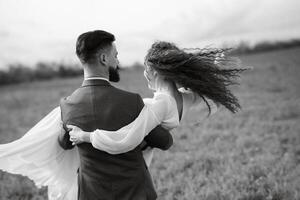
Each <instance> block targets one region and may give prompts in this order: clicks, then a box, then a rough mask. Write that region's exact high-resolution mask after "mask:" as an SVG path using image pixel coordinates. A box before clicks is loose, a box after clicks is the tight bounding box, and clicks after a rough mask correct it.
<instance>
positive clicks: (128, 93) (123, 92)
mask: <svg viewBox="0 0 300 200" xmlns="http://www.w3.org/2000/svg"><path fill="white" fill-rule="evenodd" d="M113 89H114V92H115V93H116V94H118V95H122V96H126V97H131V98H137V97H140V95H139V94H138V93H135V92H131V91H126V90H123V89H120V88H117V87H113Z"/></svg>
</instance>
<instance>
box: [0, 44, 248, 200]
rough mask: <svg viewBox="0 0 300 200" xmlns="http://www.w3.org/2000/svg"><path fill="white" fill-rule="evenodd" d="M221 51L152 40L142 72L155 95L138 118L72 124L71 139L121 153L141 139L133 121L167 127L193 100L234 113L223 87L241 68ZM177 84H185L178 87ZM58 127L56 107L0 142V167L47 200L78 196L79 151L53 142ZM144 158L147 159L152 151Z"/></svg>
mask: <svg viewBox="0 0 300 200" xmlns="http://www.w3.org/2000/svg"><path fill="white" fill-rule="evenodd" d="M223 53H226V50H220V49H203V50H201V49H179V48H178V47H176V46H175V45H174V44H172V43H167V42H156V43H154V44H153V45H152V47H151V48H150V50H149V51H148V54H147V56H146V58H145V64H146V66H147V67H146V70H145V77H146V79H147V81H148V84H149V87H150V88H151V89H153V90H155V94H154V98H152V99H145V100H144V101H145V107H144V108H143V110H142V112H141V113H140V115H139V116H138V118H137V119H136V120H135V121H134V122H132V123H131V124H129V125H128V126H125V127H123V128H122V129H120V130H118V131H115V132H109V131H104V130H96V131H95V132H93V133H86V132H83V131H80V130H79V129H78V128H76V127H73V128H74V129H73V130H74V131H73V132H72V139H71V140H72V141H73V143H74V144H76V143H79V142H82V141H85V140H83V139H82V138H87V139H86V140H87V141H88V140H89V139H91V140H90V142H92V144H93V145H94V147H96V148H98V149H101V150H104V151H107V152H109V153H121V152H126V151H128V150H130V149H131V148H134V147H135V146H136V145H137V144H139V143H140V142H141V140H142V139H143V138H144V135H142V136H138V137H136V135H135V134H137V133H139V131H134V130H136V129H138V130H139V128H140V127H139V126H138V124H139V123H138V122H141V121H145V120H155V121H153V123H156V124H162V125H163V126H164V127H165V128H168V129H172V128H175V127H177V126H178V125H179V121H180V118H184V117H185V115H186V114H187V112H188V109H189V108H190V107H191V106H193V105H206V106H207V108H208V111H209V112H208V113H213V112H215V110H216V106H215V104H217V105H224V106H225V107H226V108H227V109H229V110H230V111H231V112H233V113H234V112H236V111H237V110H238V109H239V108H240V105H239V103H238V100H237V99H236V97H235V96H234V95H233V94H232V93H231V92H230V90H229V89H228V88H227V86H228V85H231V84H234V83H235V82H234V80H233V78H235V77H237V76H238V75H239V73H240V72H241V71H243V69H227V68H226V66H234V67H235V66H236V62H235V61H234V60H232V59H228V58H226V57H225V56H223ZM178 87H183V88H185V89H180V90H177V88H178ZM213 102H215V104H214V103H213ZM61 126H62V124H61V119H60V109H59V107H58V108H55V109H54V110H53V111H52V112H51V113H50V114H48V115H47V116H46V117H45V118H44V119H43V120H41V121H40V122H39V123H38V124H37V125H36V126H35V127H33V128H32V129H31V130H30V131H29V132H28V133H26V134H25V135H24V136H23V137H22V138H21V139H19V140H16V141H14V142H12V143H9V144H4V145H0V169H2V170H4V171H8V172H10V173H16V174H22V175H25V176H28V177H29V178H31V179H32V180H34V181H35V183H36V185H37V186H48V194H49V199H50V200H51V199H56V200H57V199H68V200H69V199H70V200H73V199H76V196H77V173H76V172H77V169H78V166H79V158H78V151H77V148H74V149H72V150H70V151H64V150H63V149H62V148H61V147H60V146H59V145H58V142H57V137H58V135H59V134H60V131H61ZM76 130H77V131H76ZM145 130H146V128H145ZM145 130H144V133H145V134H146V133H147V132H146V131H145ZM81 136H88V137H81ZM136 138H138V139H136ZM145 158H146V160H147V163H148V164H150V161H151V151H150V153H149V152H148V154H147V155H145Z"/></svg>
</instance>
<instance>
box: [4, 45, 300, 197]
mask: <svg viewBox="0 0 300 200" xmlns="http://www.w3.org/2000/svg"><path fill="white" fill-rule="evenodd" d="M241 59H242V61H243V64H244V65H251V66H253V67H254V70H252V71H250V72H246V73H244V75H243V76H242V77H241V86H240V87H234V88H233V90H234V92H235V94H236V95H237V96H238V98H239V99H240V101H241V104H242V107H243V110H241V111H240V112H239V113H237V114H235V115H233V114H231V113H229V112H228V111H226V110H225V109H221V110H220V111H219V112H218V113H217V114H216V115H214V116H212V117H210V118H208V119H203V117H202V116H201V113H199V112H197V111H193V112H191V113H190V114H189V116H188V117H187V119H186V120H184V121H183V122H182V126H181V127H179V128H177V129H176V130H175V131H174V134H173V135H174V140H175V144H174V145H173V147H172V148H171V149H170V150H169V151H166V152H162V151H158V150H157V152H156V154H155V157H154V162H153V163H152V166H151V167H150V170H151V173H152V175H153V180H154V182H155V185H156V188H157V191H158V195H159V199H167V200H173V199H186V200H198V199H204V200H221V199H224V200H233V199H239V200H264V199H267V200H268V199H270V200H271V199H272V200H281V199H282V200H283V199H284V200H290V199H291V200H299V199H300V145H299V144H300V125H299V122H300V121H299V119H300V81H299V78H300V49H290V50H284V51H277V52H269V53H263V54H253V55H248V56H243V57H241ZM121 76H122V81H121V82H120V83H119V84H118V85H117V86H118V87H121V88H124V89H126V90H130V91H134V92H138V93H140V94H141V95H142V96H143V97H149V96H151V92H150V91H149V90H147V89H146V88H147V85H146V82H145V80H144V79H143V76H142V71H124V72H122V74H121ZM81 81H82V80H81V79H67V80H53V81H45V82H35V83H29V84H22V85H14V86H8V87H3V88H0V94H1V96H0V117H1V118H0V143H6V142H10V141H13V140H15V139H17V138H19V137H21V136H22V135H23V134H24V133H25V132H26V131H27V130H29V129H30V127H32V126H33V125H34V124H35V123H36V122H38V121H39V119H41V118H42V117H43V116H44V115H46V114H47V113H48V112H49V111H50V110H51V109H53V108H54V107H55V106H56V105H58V102H59V99H60V98H61V97H62V96H67V95H68V94H70V93H71V92H72V91H73V90H74V89H75V88H77V87H78V86H79V85H80V83H81ZM0 199H1V200H2V199H3V200H7V199H11V200H12V199H22V200H25V199H47V198H46V188H43V189H41V190H38V189H36V188H35V187H34V185H33V183H32V182H31V181H30V180H28V179H27V178H26V177H21V176H18V175H11V174H7V173H4V172H1V171H0Z"/></svg>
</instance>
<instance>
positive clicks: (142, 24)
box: [0, 0, 300, 68]
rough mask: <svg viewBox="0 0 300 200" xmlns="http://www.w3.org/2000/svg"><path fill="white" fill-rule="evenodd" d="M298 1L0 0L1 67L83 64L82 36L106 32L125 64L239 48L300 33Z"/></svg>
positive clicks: (299, 2)
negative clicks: (169, 52)
mask: <svg viewBox="0 0 300 200" xmlns="http://www.w3.org/2000/svg"><path fill="white" fill-rule="evenodd" d="M299 10H300V1H299V0H184V1H182V0H151V1H150V0H126V1H125V0H119V1H113V0H111V1H109V0H105V1H103V0H48V1H46V0H0V68H3V67H5V66H7V65H8V64H11V63H22V64H26V65H34V64H35V63H36V62H39V61H46V62H64V63H79V61H78V59H77V57H76V54H75V43H76V39H77V37H78V36H79V35H80V34H81V33H83V32H87V31H91V30H106V31H108V32H111V33H113V34H114V35H115V37H116V45H117V48H118V51H119V60H120V62H121V65H123V66H129V65H131V64H133V63H135V62H143V59H144V56H145V54H146V52H147V49H148V48H149V47H150V45H151V44H152V43H153V42H154V41H157V40H165V41H170V42H174V43H176V44H178V45H179V46H180V47H200V48H201V47H205V46H207V45H210V46H218V45H222V44H229V45H234V44H236V43H237V42H239V41H242V40H243V41H249V42H250V43H254V42H258V41H262V40H270V41H272V40H286V39H291V38H299V36H300V14H299Z"/></svg>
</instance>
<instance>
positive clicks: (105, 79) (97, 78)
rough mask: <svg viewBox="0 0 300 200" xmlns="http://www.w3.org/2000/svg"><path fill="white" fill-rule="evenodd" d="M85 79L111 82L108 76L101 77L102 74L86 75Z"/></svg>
mask: <svg viewBox="0 0 300 200" xmlns="http://www.w3.org/2000/svg"><path fill="white" fill-rule="evenodd" d="M84 80H85V81H87V80H104V81H107V82H109V80H108V79H107V78H103V77H100V76H92V77H86V78H84Z"/></svg>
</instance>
